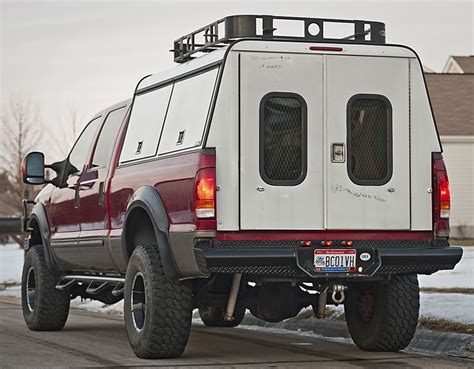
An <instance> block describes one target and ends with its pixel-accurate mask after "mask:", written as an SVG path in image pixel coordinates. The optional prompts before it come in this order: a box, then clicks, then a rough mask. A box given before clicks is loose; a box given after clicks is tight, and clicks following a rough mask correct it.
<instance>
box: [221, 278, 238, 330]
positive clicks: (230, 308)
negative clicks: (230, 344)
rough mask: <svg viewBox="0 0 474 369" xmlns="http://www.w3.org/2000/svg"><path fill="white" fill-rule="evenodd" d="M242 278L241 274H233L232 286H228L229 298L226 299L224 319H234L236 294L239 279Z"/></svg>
mask: <svg viewBox="0 0 474 369" xmlns="http://www.w3.org/2000/svg"><path fill="white" fill-rule="evenodd" d="M241 280H242V274H239V273H237V274H234V278H233V279H232V286H231V288H230V293H229V300H228V301H227V309H226V313H225V315H224V320H227V321H231V320H234V311H235V304H236V303H237V296H238V295H239V289H240V281H241Z"/></svg>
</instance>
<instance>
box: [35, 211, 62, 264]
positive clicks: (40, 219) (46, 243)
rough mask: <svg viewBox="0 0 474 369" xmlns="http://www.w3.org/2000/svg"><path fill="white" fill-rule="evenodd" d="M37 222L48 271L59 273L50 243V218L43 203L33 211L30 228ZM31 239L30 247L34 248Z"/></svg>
mask: <svg viewBox="0 0 474 369" xmlns="http://www.w3.org/2000/svg"><path fill="white" fill-rule="evenodd" d="M33 221H35V222H36V223H37V224H38V228H39V229H38V232H39V234H40V237H41V243H42V244H43V250H44V256H45V260H46V265H47V266H48V269H49V270H51V271H54V272H57V271H58V270H59V269H58V267H57V265H56V262H55V261H54V257H53V254H52V251H51V242H50V231H49V222H48V216H47V215H46V210H45V209H44V205H43V204H41V203H37V204H36V205H35V206H33V209H32V210H31V214H30V217H29V219H28V228H30V227H31V224H32V222H33ZM31 241H32V240H31V237H30V240H29V242H28V247H31V246H33V245H32V244H31Z"/></svg>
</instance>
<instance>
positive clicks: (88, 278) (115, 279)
mask: <svg viewBox="0 0 474 369" xmlns="http://www.w3.org/2000/svg"><path fill="white" fill-rule="evenodd" d="M62 279H75V280H77V281H104V282H119V283H125V278H120V277H102V276H94V275H65V276H64V277H63V278H62Z"/></svg>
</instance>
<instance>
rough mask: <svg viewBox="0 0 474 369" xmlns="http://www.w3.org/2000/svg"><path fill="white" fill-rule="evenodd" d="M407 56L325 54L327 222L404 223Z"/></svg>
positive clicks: (350, 225)
mask: <svg viewBox="0 0 474 369" xmlns="http://www.w3.org/2000/svg"><path fill="white" fill-rule="evenodd" d="M408 74H409V71H408V60H407V59H401V58H383V57H355V56H342V55H341V56H327V58H326V77H327V78H326V86H327V90H326V127H327V128H326V132H327V133H326V155H327V157H326V165H327V169H326V172H327V173H326V181H327V182H326V186H327V206H326V219H327V222H326V226H327V228H328V229H361V230H371V229H374V230H375V229H381V230H387V229H391V230H395V229H400V230H403V229H409V228H410V177H409V173H410V172H409V170H410V168H409V84H408Z"/></svg>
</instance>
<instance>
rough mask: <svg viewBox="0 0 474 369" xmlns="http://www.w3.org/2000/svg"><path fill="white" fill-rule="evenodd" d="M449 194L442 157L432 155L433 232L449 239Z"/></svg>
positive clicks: (437, 154) (446, 174)
mask: <svg viewBox="0 0 474 369" xmlns="http://www.w3.org/2000/svg"><path fill="white" fill-rule="evenodd" d="M450 212H451V193H450V190H449V179H448V171H447V170H446V165H445V164H444V160H443V155H442V154H440V153H434V154H433V222H434V224H433V230H434V232H435V236H436V237H449V215H450Z"/></svg>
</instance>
